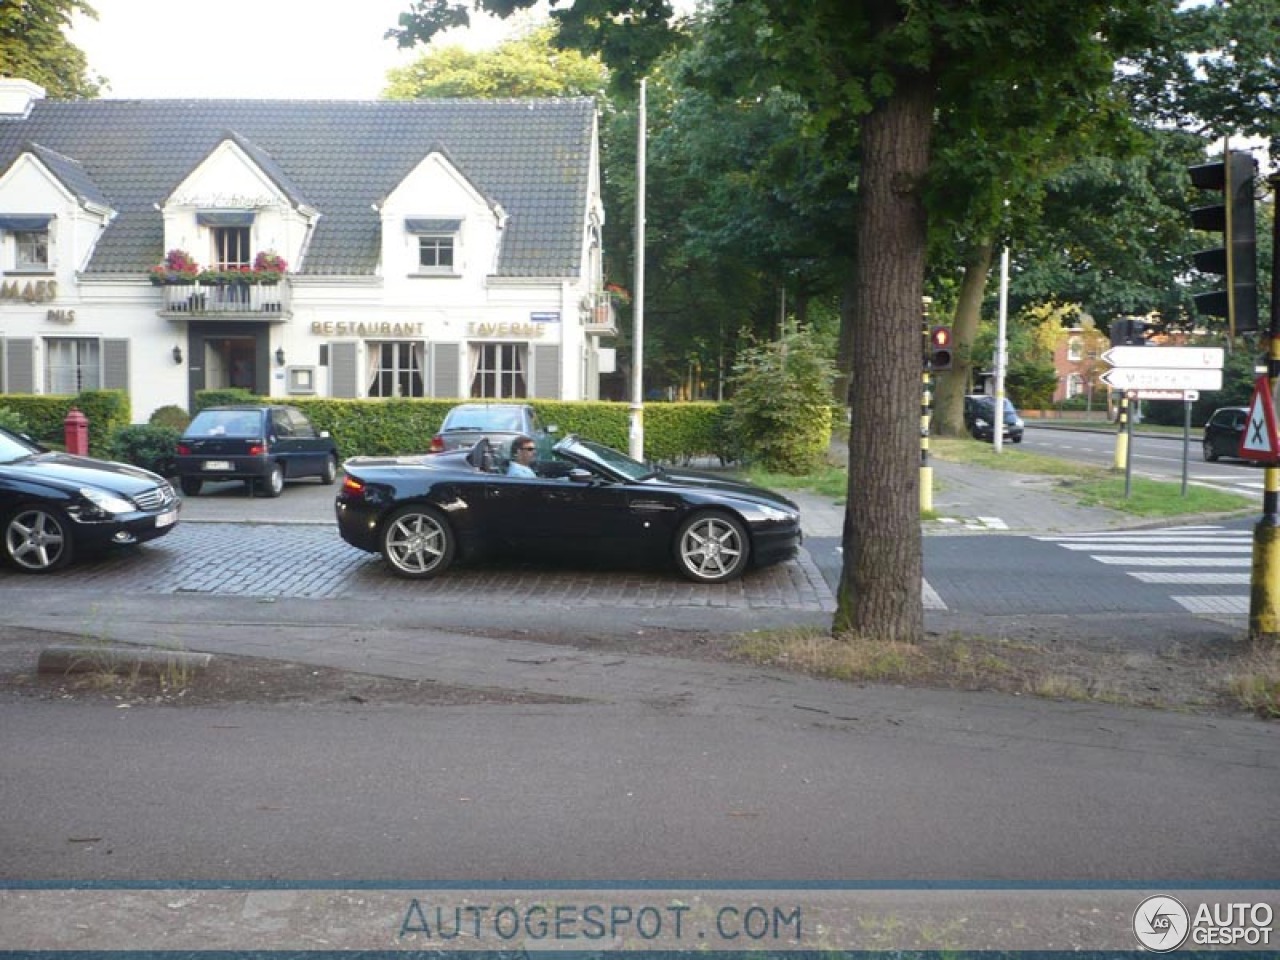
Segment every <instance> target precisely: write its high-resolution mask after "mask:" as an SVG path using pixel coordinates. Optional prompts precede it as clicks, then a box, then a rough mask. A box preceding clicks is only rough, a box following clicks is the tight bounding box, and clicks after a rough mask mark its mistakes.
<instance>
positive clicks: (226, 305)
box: [161, 282, 289, 316]
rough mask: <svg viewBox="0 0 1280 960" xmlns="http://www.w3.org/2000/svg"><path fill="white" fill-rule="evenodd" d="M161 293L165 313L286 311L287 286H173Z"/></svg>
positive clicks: (275, 284) (259, 312)
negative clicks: (162, 294)
mask: <svg viewBox="0 0 1280 960" xmlns="http://www.w3.org/2000/svg"><path fill="white" fill-rule="evenodd" d="M161 289H162V290H163V291H164V306H163V307H162V308H161V312H163V313H166V314H184V315H188V316H209V315H217V316H226V315H228V314H234V315H237V316H263V315H270V316H282V315H283V314H285V313H288V312H289V284H288V283H287V282H285V283H227V284H202V283H192V284H172V285H169V286H166V287H162V288H161Z"/></svg>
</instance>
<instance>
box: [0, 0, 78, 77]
mask: <svg viewBox="0 0 1280 960" xmlns="http://www.w3.org/2000/svg"><path fill="white" fill-rule="evenodd" d="M77 13H79V14H82V15H84V16H86V17H91V18H93V19H95V20H96V19H97V16H98V15H97V12H96V11H95V10H94V9H93V7H92V6H91V5H90V4H89V3H88V2H87V0H17V2H14V0H4V2H3V3H0V73H3V74H4V75H5V76H7V77H20V78H21V79H23V80H30V81H31V82H32V83H38V84H40V86H42V87H44V89H45V92H46V93H47V94H48V95H49V96H50V97H53V98H56V99H60V100H70V99H75V98H79V97H96V96H97V95H98V91H99V88H100V87H101V85H102V81H101V79H100V78H91V77H90V76H89V73H88V70H87V64H88V61H87V60H86V58H85V55H84V51H83V50H81V49H80V48H79V47H77V46H75V45H73V44H72V43H71V42H70V41H69V40H68V39H67V35H66V34H67V30H68V28H69V27H70V26H71V19H72V16H73V15H74V14H77Z"/></svg>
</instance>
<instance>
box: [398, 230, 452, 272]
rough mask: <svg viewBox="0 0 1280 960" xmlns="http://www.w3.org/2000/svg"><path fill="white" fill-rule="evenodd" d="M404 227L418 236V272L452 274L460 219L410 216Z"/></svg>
mask: <svg viewBox="0 0 1280 960" xmlns="http://www.w3.org/2000/svg"><path fill="white" fill-rule="evenodd" d="M404 228H405V230H406V231H407V232H408V233H411V234H415V235H416V236H417V238H418V273H420V274H437V275H438V274H445V275H450V276H451V275H453V274H454V273H455V272H456V271H455V269H454V268H455V265H456V263H457V256H456V254H457V246H458V233H459V231H460V230H461V229H462V221H461V220H442V219H428V218H424V217H410V218H409V219H407V220H405V222H404Z"/></svg>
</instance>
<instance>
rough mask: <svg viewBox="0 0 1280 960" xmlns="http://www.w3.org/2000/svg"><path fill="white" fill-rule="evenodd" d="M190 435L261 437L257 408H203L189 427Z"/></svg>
mask: <svg viewBox="0 0 1280 960" xmlns="http://www.w3.org/2000/svg"><path fill="white" fill-rule="evenodd" d="M187 436H188V437H260V436H262V415H261V414H260V413H259V412H258V411H257V410H201V411H200V412H199V413H198V414H196V418H195V419H194V420H192V421H191V425H190V426H188V427H187Z"/></svg>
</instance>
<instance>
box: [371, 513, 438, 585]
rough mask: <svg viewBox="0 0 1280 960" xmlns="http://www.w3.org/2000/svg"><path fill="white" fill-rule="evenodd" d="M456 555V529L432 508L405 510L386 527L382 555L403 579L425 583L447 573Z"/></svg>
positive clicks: (396, 515) (396, 514) (391, 518)
mask: <svg viewBox="0 0 1280 960" xmlns="http://www.w3.org/2000/svg"><path fill="white" fill-rule="evenodd" d="M453 553H454V538H453V530H452V529H450V527H449V524H448V522H447V521H446V520H445V519H444V518H443V517H441V516H440V515H439V514H438V513H436V511H434V510H432V509H431V508H429V507H420V506H409V507H403V508H401V509H400V510H399V511H397V512H396V513H395V514H393V515H392V516H391V517H390V519H388V520H387V523H386V526H385V527H384V528H383V531H382V555H383V556H384V557H386V558H387V562H388V563H390V564H391V569H392V570H394V571H395V572H396V573H397V574H399V575H400V576H402V577H409V578H412V579H418V580H425V579H427V578H428V577H434V576H436V575H437V574H440V573H443V572H444V571H445V570H447V569H448V568H449V565H450V564H451V563H453Z"/></svg>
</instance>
